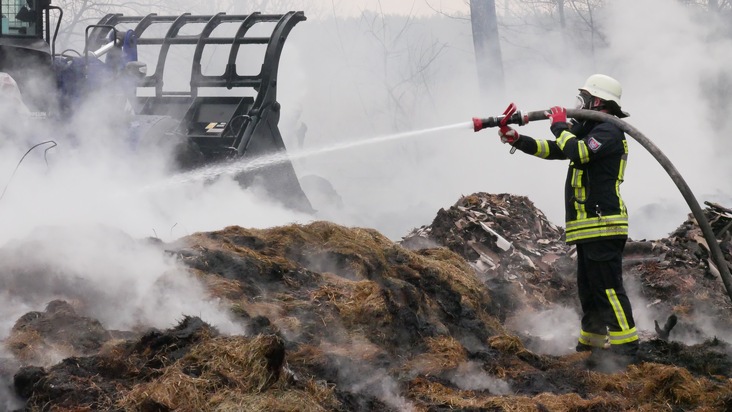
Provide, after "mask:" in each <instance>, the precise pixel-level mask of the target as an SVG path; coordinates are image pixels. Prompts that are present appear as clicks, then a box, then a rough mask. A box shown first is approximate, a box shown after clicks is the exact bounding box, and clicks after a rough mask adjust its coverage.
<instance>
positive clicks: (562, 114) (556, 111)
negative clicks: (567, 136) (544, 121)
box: [546, 106, 567, 124]
mask: <svg viewBox="0 0 732 412" xmlns="http://www.w3.org/2000/svg"><path fill="white" fill-rule="evenodd" d="M546 117H548V118H549V120H551V122H552V124H554V123H558V122H564V123H567V109H565V108H564V107H561V106H554V107H552V108H551V109H550V111H549V112H546Z"/></svg>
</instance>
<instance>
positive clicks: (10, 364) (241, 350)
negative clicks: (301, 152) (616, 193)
mask: <svg viewBox="0 0 732 412" xmlns="http://www.w3.org/2000/svg"><path fill="white" fill-rule="evenodd" d="M705 213H706V215H707V217H708V219H709V220H710V222H711V223H712V226H713V228H714V230H715V233H716V234H717V236H718V239H720V241H721V243H720V245H721V247H722V249H723V252H724V254H725V256H726V258H727V260H728V262H729V261H732V259H731V258H730V253H731V252H732V244H731V243H730V237H731V232H730V226H732V225H730V222H732V213H730V211H729V210H727V209H725V208H723V207H721V206H719V205H709V207H708V208H707V209H706V210H705ZM102 233H103V235H104V236H103V237H110V238H115V239H116V241H115V244H116V245H117V247H119V248H122V249H126V250H136V249H140V250H144V251H145V253H147V254H152V255H155V256H158V257H159V258H160V259H164V260H165V261H166V262H169V263H170V264H171V265H173V267H175V268H176V270H165V274H164V275H163V276H152V274H151V275H150V279H151V281H150V283H149V284H146V285H145V286H144V288H145V290H148V291H155V293H152V292H149V293H147V294H143V295H142V296H148V297H149V299H150V300H154V299H157V300H158V301H159V302H154V303H155V306H154V307H156V308H158V309H157V310H158V311H167V312H171V311H173V309H171V308H180V314H172V316H174V317H175V318H176V321H175V322H168V324H162V325H160V324H158V325H150V324H145V322H142V321H139V320H140V319H149V316H147V317H146V316H143V315H144V314H145V313H137V312H140V309H135V308H137V307H138V306H139V305H138V306H136V304H138V303H139V302H135V301H134V300H133V299H132V297H133V296H140V294H139V293H138V294H135V293H132V291H131V290H130V289H129V287H130V286H129V285H127V284H125V282H117V283H115V282H114V281H112V280H110V281H109V282H108V284H107V287H101V286H99V285H100V283H99V282H96V283H94V282H89V279H90V278H92V277H93V278H95V279H98V278H100V277H101V278H104V276H105V275H106V274H119V273H124V272H125V271H126V270H139V269H135V268H137V267H136V266H134V265H132V263H133V262H124V261H109V262H108V261H106V260H104V258H103V257H100V258H99V259H100V260H101V261H100V262H96V263H100V264H101V267H102V268H108V273H93V274H92V273H89V271H90V270H92V269H90V268H91V267H92V266H91V265H82V264H80V265H61V264H59V263H58V261H57V260H53V259H48V258H47V257H46V256H49V253H41V252H42V251H41V250H40V249H41V248H43V247H44V246H42V244H41V243H39V242H38V240H37V239H38V237H33V236H31V237H29V238H28V239H20V240H18V241H16V242H13V243H11V244H8V245H6V246H5V247H4V248H3V249H1V250H0V274H2V276H0V282H2V289H3V290H5V291H7V294H8V296H15V297H16V298H17V299H20V298H23V301H24V302H35V304H36V305H38V308H37V310H28V311H25V312H24V313H22V314H19V316H18V317H16V318H15V319H11V320H8V322H9V323H8V328H9V331H6V332H5V336H6V337H5V339H4V340H3V349H2V351H0V354H2V362H0V376H1V377H2V382H3V390H2V391H1V392H0V396H2V398H3V401H4V404H5V406H6V409H8V410H26V411H52V410H53V411H97V410H112V411H241V410H246V411H372V410H381V411H448V410H450V411H452V410H461V411H484V410H489V411H537V410H538V411H545V410H549V411H560V410H561V411H566V410H573V411H582V410H594V411H600V410H602V411H626V410H642V411H662V410H667V411H677V410H679V411H680V410H704V411H726V410H732V347H731V346H730V342H731V339H732V333H731V332H730V331H731V330H732V328H730V326H732V325H730V323H732V317H731V316H730V315H729V314H730V311H732V303H731V302H730V299H729V296H727V294H726V291H725V289H724V286H723V283H722V281H721V280H720V278H719V275H718V273H716V272H715V270H716V269H715V268H713V267H712V266H711V263H710V259H709V253H708V247H707V246H706V242H705V241H704V238H703V237H702V235H701V231H700V229H699V227H698V225H697V224H696V223H695V221H694V220H693V219H691V218H690V219H689V220H688V221H686V222H682V223H681V224H680V226H679V227H678V229H677V230H676V231H675V232H673V233H671V234H670V235H669V236H668V237H667V238H664V239H658V240H635V239H633V240H631V241H629V243H628V245H627V248H626V253H625V255H626V256H625V279H626V287H627V288H628V289H629V291H630V294H631V300H632V302H633V304H634V311H635V312H636V318H637V319H636V320H637V324H638V327H639V329H640V333H641V337H642V341H641V362H640V363H639V364H636V365H631V366H629V367H627V369H624V370H618V371H614V372H607V371H596V370H590V369H588V368H587V367H586V366H585V362H584V361H585V359H586V357H587V356H588V354H587V353H575V352H574V351H573V349H574V344H575V342H576V333H577V330H576V329H577V328H578V324H579V315H578V313H577V311H578V301H577V298H576V290H575V282H574V267H575V261H574V259H575V256H574V250H573V248H572V247H569V246H567V245H565V244H564V243H563V239H562V236H563V231H562V228H561V227H559V226H556V225H554V224H552V223H551V222H549V221H548V220H547V219H546V217H545V216H544V214H543V213H542V212H541V211H540V210H538V209H536V207H535V206H534V205H533V203H532V202H531V201H530V200H529V199H527V198H525V197H519V196H512V195H507V194H498V195H496V194H488V193H475V194H473V195H470V196H465V197H462V198H461V199H459V200H458V201H457V202H456V204H455V205H453V206H452V207H450V208H448V209H443V210H440V211H438V212H437V215H436V217H435V219H434V221H433V222H432V223H431V224H430V225H428V226H423V227H420V228H416V229H414V230H413V231H412V232H411V233H409V234H407V235H406V236H404V238H403V239H402V241H400V242H393V241H391V240H389V239H388V238H387V237H385V236H383V235H382V234H380V233H378V232H377V231H375V230H371V229H367V228H349V227H343V226H339V225H336V224H333V223H328V222H314V223H311V224H307V225H291V226H282V227H274V228H270V229H264V230H261V229H258V230H255V229H247V228H242V227H227V228H225V229H223V230H220V231H215V232H206V233H195V234H192V235H190V236H186V237H183V238H180V239H178V240H177V241H174V242H169V243H166V242H163V241H161V240H159V239H155V238H150V239H133V238H129V237H127V236H126V235H124V234H121V233H117V232H115V231H114V230H109V229H104V230H103V231H102ZM97 235H98V234H97ZM38 236H41V237H43V238H48V237H49V236H58V237H59V243H63V238H64V235H62V234H59V233H58V232H57V231H56V230H55V229H49V231H47V232H43V233H42V234H41V235H38ZM75 247H76V246H75V244H74V243H73V242H66V244H65V245H64V249H63V251H64V253H67V254H72V251H73V249H74V248H75ZM78 247H81V246H78ZM51 252H53V251H51ZM56 254H58V253H56ZM128 264H129V265H128ZM104 265H108V266H104ZM94 267H95V268H97V267H99V265H96V266H94ZM166 267H167V266H166ZM127 268H129V269H127ZM94 270H96V271H98V269H94ZM161 270H162V269H161ZM102 272H107V270H102ZM103 284H104V283H102V285H103ZM188 285H194V286H195V287H196V288H198V289H200V291H201V293H202V294H203V296H204V297H205V299H206V300H207V302H208V303H209V304H211V305H215V306H216V307H217V308H219V309H220V310H221V313H224V314H225V321H222V320H221V319H220V318H216V322H214V321H212V320H211V319H209V318H210V317H211V316H208V313H207V312H205V311H204V310H203V309H201V306H200V305H199V304H196V305H194V304H193V302H192V301H188V300H186V298H185V296H186V295H184V294H180V293H174V292H176V291H179V290H180V289H182V288H183V289H185V288H187V287H188ZM191 296H194V295H191ZM190 299H193V297H191V298H190ZM173 301H174V302H173ZM147 303H150V302H147ZM173 303H174V304H175V305H173ZM186 309H189V310H188V311H187V310H186ZM143 312H144V311H143ZM120 314H128V316H126V317H124V319H126V321H125V322H121V323H114V322H111V321H110V319H117V318H119V316H115V315H120ZM169 315H170V314H169ZM672 315H673V316H675V317H676V318H677V319H678V323H677V325H676V326H675V327H674V328H673V329H672V330H671V332H670V334H669V336H667V337H666V336H662V337H663V338H664V339H661V336H659V334H658V333H657V332H656V322H657V323H658V324H659V325H660V327H661V328H663V325H664V324H665V322H666V321H667V319H669V317H671V316H672Z"/></svg>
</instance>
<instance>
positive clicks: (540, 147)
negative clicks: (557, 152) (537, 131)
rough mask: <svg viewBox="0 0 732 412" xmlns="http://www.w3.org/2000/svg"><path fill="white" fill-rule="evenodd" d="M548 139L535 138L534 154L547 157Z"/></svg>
mask: <svg viewBox="0 0 732 412" xmlns="http://www.w3.org/2000/svg"><path fill="white" fill-rule="evenodd" d="M549 153H550V151H549V141H548V140H538V139H537V140H536V153H534V156H537V157H541V158H544V159H546V158H547V157H549Z"/></svg>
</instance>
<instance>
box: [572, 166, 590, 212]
mask: <svg viewBox="0 0 732 412" xmlns="http://www.w3.org/2000/svg"><path fill="white" fill-rule="evenodd" d="M583 175H584V171H583V170H580V169H575V168H572V180H571V185H572V187H573V188H574V198H575V200H577V201H575V202H574V209H575V211H576V212H577V218H578V219H584V218H586V217H587V210H586V209H585V205H584V203H581V202H584V201H585V196H586V190H585V188H584V186H582V176H583Z"/></svg>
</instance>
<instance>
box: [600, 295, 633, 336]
mask: <svg viewBox="0 0 732 412" xmlns="http://www.w3.org/2000/svg"><path fill="white" fill-rule="evenodd" d="M605 294H607V299H608V300H609V301H610V305H612V307H613V312H615V318H616V319H617V320H618V325H620V329H621V330H623V331H627V330H629V329H630V326H629V325H628V319H627V318H626V317H625V311H624V310H623V306H622V305H621V304H620V299H618V295H617V294H616V293H615V289H605ZM612 336H613V334H611V339H612Z"/></svg>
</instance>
